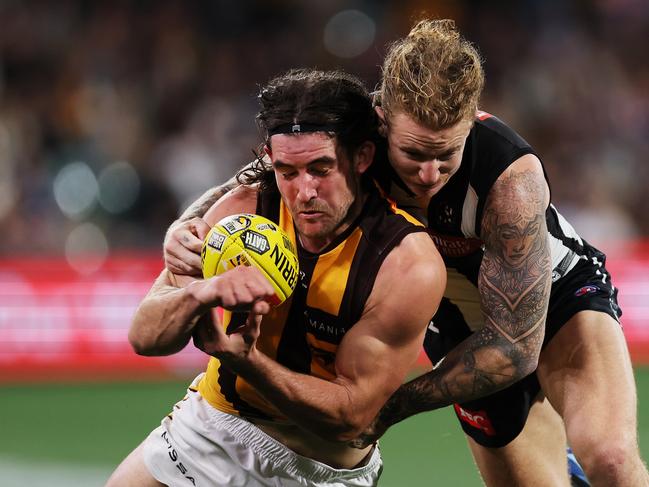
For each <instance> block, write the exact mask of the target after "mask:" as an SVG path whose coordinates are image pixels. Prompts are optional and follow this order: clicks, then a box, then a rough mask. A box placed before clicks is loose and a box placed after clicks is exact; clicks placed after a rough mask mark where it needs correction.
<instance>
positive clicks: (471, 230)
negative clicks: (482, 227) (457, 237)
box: [460, 185, 479, 238]
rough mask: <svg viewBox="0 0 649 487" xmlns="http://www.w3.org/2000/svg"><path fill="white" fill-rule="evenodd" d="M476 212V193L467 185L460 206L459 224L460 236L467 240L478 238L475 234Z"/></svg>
mask: <svg viewBox="0 0 649 487" xmlns="http://www.w3.org/2000/svg"><path fill="white" fill-rule="evenodd" d="M477 212H478V193H476V191H475V189H473V186H471V185H469V189H468V190H467V192H466V196H465V197H464V204H463V205H462V222H461V223H460V225H461V230H462V235H464V236H465V237H467V238H479V237H478V236H477V235H476V233H475V220H476V214H477Z"/></svg>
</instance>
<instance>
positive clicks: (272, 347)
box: [198, 203, 297, 419]
mask: <svg viewBox="0 0 649 487" xmlns="http://www.w3.org/2000/svg"><path fill="white" fill-rule="evenodd" d="M279 226H280V227H281V228H282V229H283V230H284V231H285V232H286V233H287V235H288V236H289V238H290V240H291V243H292V244H293V245H294V246H296V241H295V230H294V228H293V220H292V219H291V216H290V214H289V212H288V210H287V209H286V208H285V207H284V205H283V203H281V204H280V214H279ZM296 248H297V247H296ZM292 301H293V297H292V296H291V298H289V299H287V300H286V301H285V302H284V303H282V304H281V305H280V306H277V307H275V308H273V309H272V310H271V311H270V313H268V314H267V315H265V316H264V319H263V322H262V325H261V326H262V333H261V334H260V335H259V338H258V340H257V345H256V346H257V348H258V349H259V350H260V351H262V352H263V353H264V354H265V355H267V356H268V357H270V358H272V359H276V356H277V349H278V345H279V341H280V340H281V337H282V332H283V330H284V326H285V324H286V320H287V319H288V314H289V311H290V309H291V304H292ZM232 319H233V316H232V313H231V312H230V311H228V310H224V311H223V328H224V329H227V327H228V325H229V324H230V322H231V321H232ZM198 389H199V392H200V394H201V396H203V397H204V398H205V399H206V400H207V402H209V403H210V405H212V406H213V407H215V408H217V409H219V410H221V411H223V412H226V413H229V414H234V415H240V414H241V413H242V411H241V410H240V408H239V407H237V404H240V405H241V406H242V407H246V406H249V407H252V408H254V409H256V410H259V411H261V412H263V413H264V414H268V415H270V416H272V417H275V418H278V419H282V418H283V417H284V416H283V415H282V414H281V413H280V412H279V411H278V410H277V409H276V408H275V407H274V406H273V405H272V404H271V403H269V402H268V401H266V399H264V398H263V397H262V396H261V395H260V394H259V393H258V392H257V391H256V390H255V389H254V388H253V387H252V386H251V385H250V384H249V383H248V382H247V381H245V380H244V379H242V378H241V377H239V376H235V375H234V374H232V372H230V371H229V370H227V369H226V368H225V367H223V366H222V364H221V362H220V361H219V359H217V358H216V357H212V358H211V359H210V361H209V363H208V365H207V371H206V373H205V376H204V377H203V378H202V379H201V381H200V383H199V385H198ZM226 396H227V397H226ZM228 398H230V399H232V401H229V400H228ZM235 403H237V404H235Z"/></svg>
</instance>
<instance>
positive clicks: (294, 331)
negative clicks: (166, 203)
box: [198, 188, 425, 421]
mask: <svg viewBox="0 0 649 487" xmlns="http://www.w3.org/2000/svg"><path fill="white" fill-rule="evenodd" d="M257 213H258V214H260V215H263V216H265V217H267V218H270V219H271V220H273V221H274V222H276V223H278V224H279V225H280V226H281V227H282V228H283V229H284V230H285V231H286V232H287V233H288V234H289V235H290V237H291V240H292V242H293V244H294V245H296V247H297V250H298V257H299V261H300V277H299V280H298V284H297V287H296V289H295V292H294V293H293V296H292V297H291V299H289V300H287V301H286V302H284V303H283V304H282V305H281V306H279V307H277V308H274V309H273V310H272V312H271V313H270V314H268V315H266V316H265V317H264V319H263V322H262V324H261V335H260V337H259V340H258V342H257V347H258V348H259V350H261V351H262V352H263V353H265V354H266V355H268V356H269V357H271V358H273V359H275V360H276V361H277V362H279V363H281V364H282V365H284V366H286V367H288V368H289V369H292V370H294V371H296V372H300V373H304V374H310V375H313V376H315V377H320V378H323V379H327V380H330V379H333V378H334V377H335V372H334V361H335V358H336V350H337V348H338V344H339V343H340V341H341V340H342V338H343V336H344V335H345V332H346V331H347V330H348V329H349V328H350V327H351V326H352V325H353V324H354V323H356V322H357V321H358V320H359V319H360V317H361V314H362V312H363V308H364V306H365V302H366V301H367V298H368V296H369V294H370V292H371V291H372V287H373V285H374V280H375V278H376V275H377V273H378V270H379V268H380V266H381V263H382V262H383V259H384V258H385V256H386V255H387V254H388V253H389V252H390V250H392V248H393V247H395V246H396V245H397V244H398V243H399V242H400V241H401V240H402V239H403V238H404V237H405V236H406V235H408V234H409V233H412V232H417V231H425V229H424V227H423V226H422V225H421V224H420V223H419V222H418V221H417V220H416V219H415V218H413V217H412V216H410V215H409V214H408V213H406V212H404V211H402V210H399V209H398V208H397V207H396V205H394V204H393V203H392V202H390V201H389V200H387V199H384V198H383V197H382V196H380V195H379V193H378V191H376V190H375V189H374V188H372V190H371V191H370V195H369V196H368V199H367V202H366V204H365V206H364V209H363V211H362V213H361V214H360V215H359V217H358V218H357V220H356V221H355V222H354V224H353V225H351V226H350V228H349V229H348V230H346V231H345V232H344V233H343V234H341V235H339V236H338V238H336V239H335V241H333V242H332V243H331V244H330V245H329V246H328V247H327V248H326V249H325V250H324V251H323V252H321V253H319V254H312V253H310V252H308V251H306V250H304V249H303V248H302V247H301V246H300V245H299V241H298V240H297V239H296V238H295V229H294V227H293V220H292V218H291V216H290V214H289V212H288V210H287V209H286V207H285V206H284V204H283V202H282V201H281V198H280V196H279V193H278V192H277V191H276V190H268V191H264V192H262V193H260V195H259V200H258V204H257ZM243 319H245V315H243V314H239V313H229V312H227V311H226V312H225V314H224V326H228V327H237V326H239V324H240V323H241V320H243ZM198 388H199V391H200V393H201V395H202V396H203V397H204V398H205V399H206V400H207V401H208V402H209V403H210V404H211V405H212V406H214V407H215V408H217V409H219V410H221V411H224V412H226V413H230V414H235V415H239V416H243V417H247V418H251V419H255V418H258V419H266V420H269V419H270V420H274V421H284V420H285V418H284V417H283V416H282V414H280V413H279V411H278V410H277V409H276V408H275V407H274V406H273V405H271V404H270V403H269V402H268V401H266V400H265V399H264V398H263V397H262V396H261V395H260V394H258V393H257V392H256V391H255V390H254V389H253V388H252V387H251V386H250V385H249V384H248V383H247V382H246V381H245V380H243V379H242V378H241V377H238V376H236V375H235V374H233V373H232V372H230V371H229V370H228V369H227V368H225V367H222V366H221V363H220V362H219V360H218V359H216V358H212V359H210V362H209V364H208V367H207V373H206V374H205V376H204V377H203V379H202V380H201V382H200V384H199V386H198Z"/></svg>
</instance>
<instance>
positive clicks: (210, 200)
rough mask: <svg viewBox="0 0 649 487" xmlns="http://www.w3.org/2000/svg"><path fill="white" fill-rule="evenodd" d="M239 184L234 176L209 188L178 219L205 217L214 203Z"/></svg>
mask: <svg viewBox="0 0 649 487" xmlns="http://www.w3.org/2000/svg"><path fill="white" fill-rule="evenodd" d="M237 185H238V183H237V181H236V179H234V178H232V179H230V180H229V181H227V182H226V183H225V184H222V185H221V186H217V187H215V188H210V189H208V190H207V191H206V192H205V193H203V195H202V196H201V197H200V198H198V199H197V200H196V201H194V202H193V203H192V204H191V205H190V206H189V208H187V209H186V210H185V211H184V212H183V214H182V215H180V218H178V220H180V221H183V222H184V221H187V220H191V219H192V218H203V215H205V213H207V210H209V209H210V208H211V207H212V205H213V204H214V203H216V202H217V201H218V200H219V199H221V198H222V197H223V195H225V194H226V193H227V192H228V191H230V190H231V189H234V188H236V187H237Z"/></svg>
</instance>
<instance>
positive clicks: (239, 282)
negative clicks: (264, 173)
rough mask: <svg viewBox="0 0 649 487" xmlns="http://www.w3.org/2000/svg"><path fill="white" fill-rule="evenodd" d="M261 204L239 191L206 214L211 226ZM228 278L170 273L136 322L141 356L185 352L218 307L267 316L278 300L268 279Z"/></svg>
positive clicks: (244, 274)
mask: <svg viewBox="0 0 649 487" xmlns="http://www.w3.org/2000/svg"><path fill="white" fill-rule="evenodd" d="M256 201H257V193H256V190H254V189H252V188H248V187H240V188H237V189H235V190H233V191H231V192H230V193H228V195H226V196H225V197H223V198H221V199H220V200H219V202H218V203H217V204H215V205H214V206H212V208H211V209H210V210H209V212H208V213H207V214H206V218H207V224H211V223H215V222H216V221H218V220H220V219H221V218H223V217H225V216H227V215H230V214H234V213H240V212H250V211H251V209H253V210H254V208H255V206H256ZM226 274H228V275H227V277H226V278H225V279H224V278H222V277H221V276H220V277H215V278H212V279H209V280H207V281H201V280H198V281H197V280H194V279H193V278H191V277H188V276H182V275H175V274H173V273H172V272H170V271H169V270H167V269H164V270H163V271H162V273H161V274H160V276H159V277H158V278H157V279H156V281H155V282H154V284H153V286H152V288H151V290H150V291H149V293H148V294H147V295H146V296H145V298H144V299H143V300H142V302H141V303H140V306H139V307H138V309H137V310H136V312H135V315H134V317H133V321H132V323H131V328H130V330H129V341H130V343H131V345H132V347H133V349H134V350H135V351H136V352H137V353H138V354H140V355H170V354H173V353H176V352H178V351H180V350H182V349H183V348H184V347H185V345H187V343H188V341H189V339H190V337H191V335H192V332H193V329H194V327H195V326H196V323H197V321H198V319H199V317H200V316H201V315H203V314H205V313H206V312H207V311H209V309H210V308H211V307H214V306H223V307H226V308H229V309H233V308H237V309H239V308H242V307H243V309H252V310H254V311H256V312H267V310H268V307H267V304H266V303H263V302H262V301H263V300H264V299H266V298H267V297H270V296H272V294H273V289H272V287H269V286H270V284H269V283H268V282H267V281H266V280H265V279H263V278H260V275H257V274H258V273H252V274H250V269H238V268H237V269H234V271H230V272H229V273H226ZM226 274H224V275H223V276H226ZM260 279H261V280H260ZM237 286H240V287H241V288H242V289H241V290H238V289H237ZM268 292H270V293H271V294H268Z"/></svg>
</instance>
